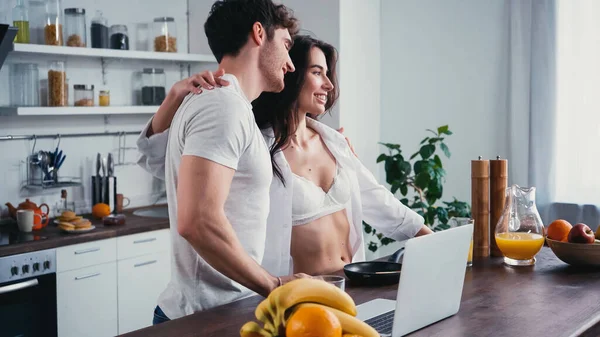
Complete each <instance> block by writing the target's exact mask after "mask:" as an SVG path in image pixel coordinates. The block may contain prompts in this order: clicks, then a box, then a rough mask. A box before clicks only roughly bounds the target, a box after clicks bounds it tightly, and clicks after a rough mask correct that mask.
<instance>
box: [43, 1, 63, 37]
mask: <svg viewBox="0 0 600 337" xmlns="http://www.w3.org/2000/svg"><path fill="white" fill-rule="evenodd" d="M60 8H61V4H60V0H47V2H46V25H45V26H44V40H45V42H46V44H47V45H51V46H62V45H63V23H62V20H63V18H62V16H61V9H60Z"/></svg>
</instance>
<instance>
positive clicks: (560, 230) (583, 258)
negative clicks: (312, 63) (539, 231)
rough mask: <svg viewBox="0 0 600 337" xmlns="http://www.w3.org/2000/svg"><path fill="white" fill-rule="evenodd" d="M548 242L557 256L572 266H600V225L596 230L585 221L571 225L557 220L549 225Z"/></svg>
mask: <svg viewBox="0 0 600 337" xmlns="http://www.w3.org/2000/svg"><path fill="white" fill-rule="evenodd" d="M547 233H548V235H547V236H546V242H547V243H548V246H549V247H550V249H552V251H553V252H554V254H555V255H556V257H558V258H559V259H560V260H561V261H563V262H565V263H567V264H570V265H572V266H595V267H600V240H598V238H599V237H600V226H599V229H598V230H597V231H596V233H594V231H593V230H592V229H591V228H590V227H589V226H588V225H586V224H584V223H578V224H576V225H571V224H570V223H569V222H568V221H566V220H562V219H559V220H555V221H553V222H552V223H551V224H550V225H549V226H548V232H547Z"/></svg>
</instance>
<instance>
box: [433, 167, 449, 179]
mask: <svg viewBox="0 0 600 337" xmlns="http://www.w3.org/2000/svg"><path fill="white" fill-rule="evenodd" d="M434 170H435V173H436V174H437V175H438V176H440V177H445V176H446V170H444V169H443V168H441V167H436V168H434Z"/></svg>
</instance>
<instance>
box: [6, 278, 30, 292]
mask: <svg viewBox="0 0 600 337" xmlns="http://www.w3.org/2000/svg"><path fill="white" fill-rule="evenodd" d="M38 284H39V282H38V280H37V279H36V278H34V279H33V280H29V281H25V282H20V283H15V284H11V285H8V286H4V287H0V295H2V294H7V293H11V292H13V291H17V290H22V289H26V288H30V287H35V286H37V285H38Z"/></svg>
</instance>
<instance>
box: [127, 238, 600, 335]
mask: <svg viewBox="0 0 600 337" xmlns="http://www.w3.org/2000/svg"><path fill="white" fill-rule="evenodd" d="M339 274H342V272H340V273H339ZM443 282H444V281H443V280H440V284H443ZM397 288H398V286H397V285H392V286H384V287H375V288H373V287H371V288H367V287H353V286H351V285H349V284H347V285H346V291H347V292H348V294H350V296H352V298H353V299H354V300H355V302H356V304H360V303H364V302H366V301H369V300H371V299H374V298H378V297H379V298H387V299H395V298H396V292H397ZM599 289H600V269H578V268H574V267H571V266H569V265H567V264H565V263H563V262H561V261H560V260H558V258H556V256H555V255H554V253H552V251H551V250H550V248H548V247H544V248H543V249H542V251H541V252H540V253H539V254H538V256H537V262H536V265H535V266H534V267H522V268H514V267H508V266H505V265H504V264H503V263H502V260H501V259H500V258H493V259H486V260H485V261H482V262H480V263H479V264H477V262H476V265H474V266H473V267H471V268H468V270H467V272H466V275H465V284H464V289H463V296H462V300H461V307H460V310H459V312H458V313H457V314H456V315H454V316H451V317H449V318H447V319H444V320H442V321H440V322H437V323H435V324H432V325H430V326H428V327H425V328H423V329H421V330H418V331H416V332H413V333H412V334H410V335H408V336H439V337H441V336H444V337H447V336H457V337H458V336H460V337H464V336H495V337H503V336H507V337H513V336H546V337H548V336H586V337H587V336H590V337H591V336H600V291H598V290H599ZM415 291H419V290H417V289H415ZM262 299H263V297H260V296H253V297H250V298H247V299H244V300H241V301H238V302H234V303H230V304H227V305H224V306H221V307H217V308H213V309H211V310H207V311H204V312H198V313H195V314H192V315H189V316H186V317H183V318H180V319H176V320H173V321H170V322H166V323H163V324H159V325H156V326H151V327H148V328H145V329H141V330H138V331H134V332H131V333H129V334H127V335H126V336H128V337H138V336H140V337H141V336H144V337H160V336H182V337H183V336H206V337H208V336H219V337H221V336H239V329H240V328H241V326H242V325H243V324H244V323H245V322H247V321H250V320H255V318H254V309H255V307H256V305H257V304H258V303H259V302H260V301H261V300H262ZM148 319H149V320H151V319H152V317H151V315H150V316H149V317H148Z"/></svg>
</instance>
